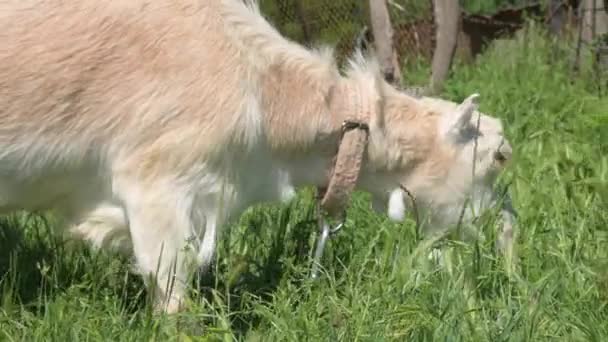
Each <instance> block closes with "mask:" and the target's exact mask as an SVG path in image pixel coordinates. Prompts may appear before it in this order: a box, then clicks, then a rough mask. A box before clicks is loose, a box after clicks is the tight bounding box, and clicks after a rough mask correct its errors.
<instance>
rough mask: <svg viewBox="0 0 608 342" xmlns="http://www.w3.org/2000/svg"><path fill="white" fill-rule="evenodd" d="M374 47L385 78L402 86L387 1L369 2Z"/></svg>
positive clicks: (376, 0) (375, 0)
mask: <svg viewBox="0 0 608 342" xmlns="http://www.w3.org/2000/svg"><path fill="white" fill-rule="evenodd" d="M369 10H370V19H371V26H372V33H373V35H374V45H375V47H376V53H377V54H378V58H379V62H380V66H381V67H382V73H383V74H384V78H385V79H386V80H387V81H388V82H391V83H393V84H401V70H400V67H399V61H398V58H397V53H396V51H395V50H394V47H393V27H392V25H391V19H390V16H389V12H388V8H387V6H386V0H370V1H369Z"/></svg>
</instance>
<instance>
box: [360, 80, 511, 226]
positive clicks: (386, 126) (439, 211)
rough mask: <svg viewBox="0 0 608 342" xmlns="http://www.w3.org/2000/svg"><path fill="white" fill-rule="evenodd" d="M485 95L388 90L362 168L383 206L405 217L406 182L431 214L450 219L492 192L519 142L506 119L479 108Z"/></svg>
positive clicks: (375, 202)
mask: <svg viewBox="0 0 608 342" xmlns="http://www.w3.org/2000/svg"><path fill="white" fill-rule="evenodd" d="M478 99H479V95H478V94H473V95H471V96H469V97H467V98H466V99H465V100H464V101H463V102H462V103H460V104H458V103H454V102H450V101H446V100H441V99H437V98H428V97H427V98H414V97H411V96H408V95H406V94H404V93H402V92H399V91H397V90H395V89H393V88H392V87H387V88H386V89H385V90H384V94H383V102H382V106H381V108H382V109H381V110H380V114H378V115H377V117H376V118H375V119H374V120H372V125H371V133H370V143H369V148H368V155H367V158H368V162H367V163H366V167H365V169H364V170H363V172H362V175H361V187H362V188H364V189H365V190H367V191H368V192H370V193H371V194H372V196H373V199H372V203H373V207H374V209H375V210H376V211H383V212H386V211H387V209H388V214H389V216H390V217H391V218H392V219H393V220H397V221H400V220H402V219H403V215H404V210H403V209H404V205H405V203H404V202H403V201H404V200H407V199H404V198H403V195H404V193H403V190H402V187H404V188H406V189H407V190H408V191H409V192H410V194H411V195H412V196H413V197H414V198H415V200H416V202H417V203H418V204H419V205H420V207H422V208H424V209H430V211H431V217H430V218H431V219H439V222H437V223H450V222H454V220H455V219H457V218H458V216H459V212H458V211H459V210H455V209H456V208H457V207H460V208H462V204H463V203H464V201H465V200H466V199H467V198H468V197H469V196H470V195H472V194H476V193H478V192H479V191H482V192H483V193H484V194H487V193H488V191H491V188H492V185H493V183H494V182H495V180H496V179H497V177H498V175H499V173H500V172H501V171H502V170H503V169H504V167H505V166H506V164H507V162H508V161H509V160H510V159H511V154H512V149H511V145H510V143H509V141H508V140H507V139H506V138H505V137H504V134H503V127H502V123H501V121H500V120H498V119H496V118H493V117H490V116H488V115H485V114H483V113H480V112H479V111H478V110H477V108H478V103H477V102H478Z"/></svg>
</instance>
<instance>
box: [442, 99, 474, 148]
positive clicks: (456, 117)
mask: <svg viewBox="0 0 608 342" xmlns="http://www.w3.org/2000/svg"><path fill="white" fill-rule="evenodd" d="M478 101H479V94H477V93H475V94H472V95H471V96H469V97H467V98H466V99H465V100H464V101H462V103H461V104H459V105H458V107H456V110H455V111H454V112H453V113H444V115H443V119H442V122H441V134H442V135H443V136H446V137H452V138H457V137H458V136H459V134H460V131H461V130H462V129H463V128H464V127H466V126H467V125H468V123H469V122H470V121H471V117H472V116H473V113H474V112H475V111H476V110H477V108H478V107H479V104H478Z"/></svg>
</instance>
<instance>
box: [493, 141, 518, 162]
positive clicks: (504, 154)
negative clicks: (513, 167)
mask: <svg viewBox="0 0 608 342" xmlns="http://www.w3.org/2000/svg"><path fill="white" fill-rule="evenodd" d="M512 156H513V149H512V148H511V145H509V143H508V142H507V141H505V140H503V141H502V143H501V144H500V146H499V147H498V149H497V150H496V152H494V159H496V160H497V161H498V162H501V163H504V162H506V161H508V160H510V159H511V157H512Z"/></svg>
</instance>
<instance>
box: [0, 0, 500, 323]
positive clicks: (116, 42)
mask: <svg viewBox="0 0 608 342" xmlns="http://www.w3.org/2000/svg"><path fill="white" fill-rule="evenodd" d="M0 13H1V14H0V16H1V17H2V20H0V210H1V211H2V212H11V211H14V210H18V209H26V210H36V209H54V210H56V211H58V212H59V213H61V214H63V215H65V216H66V217H67V218H68V219H69V222H70V227H69V229H70V230H71V231H72V232H74V233H76V234H77V235H80V236H82V237H83V238H85V239H88V240H90V241H91V242H92V243H93V244H94V245H95V246H106V245H113V246H114V247H116V248H118V249H119V250H122V251H124V252H126V253H132V254H133V255H134V257H135V259H136V263H137V266H138V269H139V270H140V272H141V273H142V274H143V275H145V276H146V281H147V285H148V286H149V287H151V288H156V292H155V293H156V295H157V297H156V299H157V301H158V305H159V308H162V309H164V310H166V311H168V312H175V311H177V310H178V309H179V308H180V305H181V302H182V299H183V296H184V293H185V289H186V284H187V283H188V275H189V272H188V271H189V269H190V268H191V266H192V263H195V264H198V265H200V266H203V267H204V266H206V265H207V264H208V263H209V262H210V260H211V259H212V257H213V254H214V250H215V245H216V240H217V239H218V236H219V231H220V228H221V227H223V226H224V225H225V223H226V222H227V221H228V220H231V219H233V218H236V217H238V216H239V215H240V214H241V213H242V212H243V210H245V209H246V208H247V207H249V206H250V205H252V204H255V203H259V202H263V201H277V200H282V201H287V200H289V199H290V198H292V197H293V195H294V188H296V187H299V186H303V185H313V186H324V185H326V184H327V171H328V170H329V169H330V167H331V164H332V160H333V157H334V155H335V153H336V149H337V146H338V143H339V137H340V125H341V123H342V118H343V117H345V113H341V112H337V111H335V110H333V108H335V107H334V103H336V102H339V101H341V99H344V98H348V97H349V96H348V95H349V94H347V93H344V91H345V90H344V89H351V88H349V87H344V86H343V85H346V84H350V83H359V84H360V85H363V86H364V88H365V89H367V90H366V93H365V94H360V95H361V96H366V97H368V99H370V101H371V102H373V103H375V104H377V106H376V112H375V113H372V114H373V115H372V118H371V122H370V137H369V145H368V148H367V151H366V152H365V156H364V157H365V158H364V165H363V166H362V170H361V175H360V180H359V184H357V187H358V188H359V189H361V190H364V191H368V192H370V193H371V194H372V195H373V202H374V207H375V208H377V209H378V208H380V209H379V210H382V211H384V212H385V209H382V207H384V206H385V205H386V204H387V202H389V197H390V203H391V204H390V208H391V210H390V212H389V214H390V216H391V217H392V218H394V219H403V216H404V215H403V214H402V213H399V212H402V209H403V208H405V206H406V204H405V202H403V199H400V196H402V195H403V194H402V193H401V191H400V190H399V191H396V190H395V189H398V188H399V185H400V184H401V185H403V186H405V187H406V188H407V189H408V190H409V191H411V193H412V194H413V195H414V196H415V197H416V199H417V201H419V202H420V204H421V207H422V208H424V209H425V210H427V211H428V212H430V213H431V214H432V215H431V217H432V218H433V222H434V224H433V225H434V226H437V227H447V226H448V225H449V224H450V223H453V222H454V221H455V217H457V212H458V208H459V206H461V204H462V202H463V201H464V199H465V198H466V197H467V196H469V195H471V194H474V193H477V192H479V193H483V194H487V193H490V192H489V191H490V190H489V189H490V185H491V183H492V182H493V180H494V179H495V177H496V175H497V174H498V172H499V171H500V170H502V168H503V167H504V165H502V163H501V162H498V161H497V159H496V158H495V154H496V153H497V152H500V153H502V155H503V156H505V157H506V159H508V158H509V157H510V146H509V144H508V142H507V141H506V140H505V139H504V137H503V132H502V125H501V123H500V121H498V120H496V119H493V118H490V117H488V116H485V115H482V116H481V122H482V124H481V127H480V129H479V130H477V128H476V126H475V122H476V119H477V115H473V114H474V113H477V112H476V111H474V110H473V108H474V107H475V106H476V105H475V103H474V102H475V97H473V98H469V99H467V100H466V101H465V103H464V104H461V105H460V106H458V105H457V104H453V103H451V102H447V101H443V102H442V101H440V100H432V99H416V98H413V97H411V96H408V95H407V94H404V93H401V92H399V91H397V90H396V89H394V88H393V87H391V86H390V85H389V84H387V83H386V82H384V81H383V80H382V77H381V76H380V75H381V74H380V72H379V70H378V67H377V64H376V63H375V62H374V60H373V59H367V58H364V57H363V56H362V55H360V54H356V55H355V56H354V57H353V59H352V60H351V62H350V66H349V68H348V70H347V71H346V72H345V75H341V74H340V72H339V71H338V69H337V68H336V66H335V64H334V62H333V60H332V58H331V55H330V54H329V53H328V52H330V50H328V49H325V50H323V51H320V52H318V51H311V50H308V49H305V48H304V47H302V46H300V45H298V44H295V43H293V42H289V41H287V40H286V39H284V38H283V37H281V35H280V34H279V33H278V32H277V31H276V30H274V28H272V27H271V26H270V25H269V24H268V23H267V22H266V21H265V20H264V19H263V18H262V17H261V15H260V14H259V13H258V10H257V9H256V6H254V5H245V4H243V3H242V2H241V1H240V0H209V1H199V0H155V1H149V0H130V1H127V2H117V1H100V0H78V1H74V2H70V3H68V2H64V1H59V0H48V1H44V2H40V1H37V0H6V1H0ZM479 133H481V134H479ZM477 135H479V139H477V142H474V140H475V139H473V137H475V136H477ZM475 145H477V153H476V154H474V153H473V150H474V148H473V147H474V146H475ZM474 157H475V158H474ZM473 159H475V163H476V164H477V168H476V172H475V173H472V172H471V170H472V164H473V162H472V160H473ZM479 189H480V190H479ZM391 194H392V195H391ZM482 202H483V203H485V202H487V201H486V200H481V202H480V203H482ZM431 230H432V229H431ZM508 243H511V242H508ZM149 275H155V276H154V277H147V276H149Z"/></svg>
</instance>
